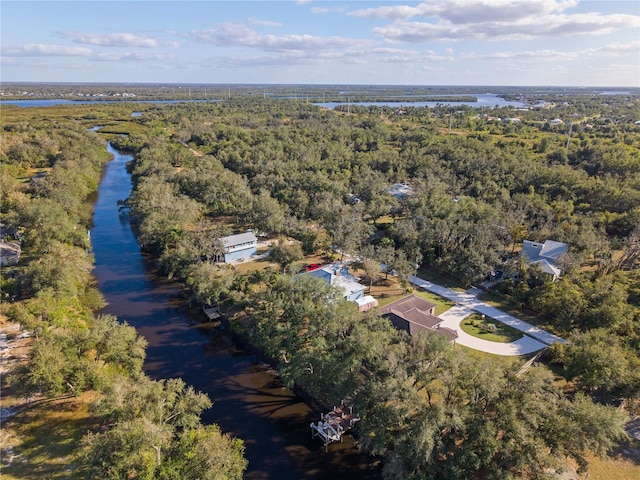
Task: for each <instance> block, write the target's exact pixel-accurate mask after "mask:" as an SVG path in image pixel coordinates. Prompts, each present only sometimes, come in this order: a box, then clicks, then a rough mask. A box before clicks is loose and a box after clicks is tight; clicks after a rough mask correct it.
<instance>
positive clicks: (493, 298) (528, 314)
mask: <svg viewBox="0 0 640 480" xmlns="http://www.w3.org/2000/svg"><path fill="white" fill-rule="evenodd" d="M478 300H481V301H483V302H485V303H486V304H488V305H491V306H492V307H496V308H499V309H500V310H502V311H503V312H506V313H508V314H509V315H513V316H514V317H516V318H519V319H520V320H523V321H525V322H527V323H530V324H531V325H535V326H536V327H540V328H543V329H545V330H548V331H549V332H551V333H554V334H556V335H561V334H562V333H563V332H558V331H557V329H555V328H554V327H553V325H551V324H550V322H549V321H545V320H544V318H541V317H540V315H538V314H536V313H535V312H533V311H531V310H528V309H526V308H518V306H516V305H514V303H513V302H512V301H511V300H510V299H509V297H506V296H504V295H500V294H498V293H496V292H486V293H481V294H479V295H478Z"/></svg>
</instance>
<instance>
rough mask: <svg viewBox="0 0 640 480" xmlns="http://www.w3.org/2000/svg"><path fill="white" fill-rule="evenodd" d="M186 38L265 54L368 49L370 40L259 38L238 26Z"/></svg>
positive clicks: (227, 24) (337, 37)
mask: <svg viewBox="0 0 640 480" xmlns="http://www.w3.org/2000/svg"><path fill="white" fill-rule="evenodd" d="M189 36H190V37H191V38H193V39H195V40H197V41H200V42H204V43H213V44H215V45H218V46H225V47H229V46H236V47H238V46H242V47H250V48H256V49H259V50H265V51H281V50H302V51H310V50H311V51H313V50H331V49H334V48H354V47H359V46H365V45H371V44H373V43H374V42H373V41H371V40H359V39H354V38H347V37H339V36H331V37H318V36H314V35H299V34H289V35H280V36H278V35H261V34H259V33H257V32H256V31H254V30H251V29H250V28H248V27H247V26H246V25H244V24H242V23H225V24H223V25H221V27H220V28H218V29H213V30H201V31H195V32H191V33H190V34H189Z"/></svg>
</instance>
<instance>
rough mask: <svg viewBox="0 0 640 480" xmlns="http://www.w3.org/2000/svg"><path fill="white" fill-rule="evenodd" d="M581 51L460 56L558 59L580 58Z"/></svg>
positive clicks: (473, 58)
mask: <svg viewBox="0 0 640 480" xmlns="http://www.w3.org/2000/svg"><path fill="white" fill-rule="evenodd" d="M579 56H580V53H579V52H562V51H559V50H553V49H544V50H524V51H517V52H514V51H508V52H493V53H487V54H466V55H462V56H461V57H460V58H461V59H462V60H498V61H502V60H556V59H566V58H579Z"/></svg>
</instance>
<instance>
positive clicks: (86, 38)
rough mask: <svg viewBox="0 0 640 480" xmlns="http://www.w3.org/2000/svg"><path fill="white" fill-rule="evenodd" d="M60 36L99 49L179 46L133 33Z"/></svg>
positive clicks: (69, 34) (73, 33)
mask: <svg viewBox="0 0 640 480" xmlns="http://www.w3.org/2000/svg"><path fill="white" fill-rule="evenodd" d="M58 35H59V36H61V37H65V38H70V39H71V41H73V42H74V43H81V44H86V45H95V46H99V47H135V48H157V47H162V46H172V47H175V46H177V44H176V43H174V42H161V41H159V40H157V39H155V38H152V37H143V36H140V35H135V34H133V33H110V34H107V35H99V34H97V33H81V32H74V31H69V30H63V31H60V32H58Z"/></svg>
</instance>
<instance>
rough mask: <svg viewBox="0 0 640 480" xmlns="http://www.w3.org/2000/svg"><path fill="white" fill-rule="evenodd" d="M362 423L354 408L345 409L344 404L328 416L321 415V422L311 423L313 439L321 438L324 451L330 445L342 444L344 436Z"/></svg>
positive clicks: (334, 408)
mask: <svg viewBox="0 0 640 480" xmlns="http://www.w3.org/2000/svg"><path fill="white" fill-rule="evenodd" d="M359 421H360V416H359V415H357V414H355V415H354V414H353V407H348V412H347V407H345V405H344V402H342V404H341V405H340V406H339V407H333V410H331V411H330V412H329V413H327V414H324V415H323V414H320V421H319V422H318V423H317V424H316V423H313V422H311V424H310V425H309V426H310V427H311V438H312V439H313V438H315V437H320V438H321V439H322V442H323V443H324V451H325V452H326V451H327V447H328V446H329V444H330V443H334V442H340V443H342V435H344V434H345V433H347V432H349V431H350V430H351V429H352V428H353V427H354V425H355V424H356V423H357V422H359Z"/></svg>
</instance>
